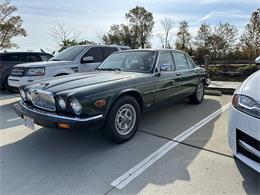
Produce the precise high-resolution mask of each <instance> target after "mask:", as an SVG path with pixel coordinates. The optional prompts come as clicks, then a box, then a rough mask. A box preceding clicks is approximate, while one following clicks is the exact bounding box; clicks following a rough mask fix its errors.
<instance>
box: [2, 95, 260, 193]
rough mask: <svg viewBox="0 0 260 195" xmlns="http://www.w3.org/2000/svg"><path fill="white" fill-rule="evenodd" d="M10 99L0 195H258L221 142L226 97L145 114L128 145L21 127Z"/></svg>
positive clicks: (5, 103)
mask: <svg viewBox="0 0 260 195" xmlns="http://www.w3.org/2000/svg"><path fill="white" fill-rule="evenodd" d="M18 100H19V97H17V95H15V94H5V93H2V94H1V96H0V116H1V124H0V129H1V130H0V166H1V177H0V179H1V181H0V184H1V187H0V193H1V194H138V193H139V194H259V193H260V189H259V188H260V187H259V186H260V185H259V184H260V178H259V175H258V174H257V173H256V172H255V171H253V170H252V169H251V168H249V167H247V166H246V165H244V164H242V163H241V162H239V161H237V160H235V159H234V158H233V156H232V154H231V152H230V150H229V148H228V143H227V117H228V106H229V102H230V100H231V96H226V95H223V96H206V97H205V100H204V102H203V103H202V104H201V105H196V106H195V105H191V104H189V103H188V101H186V100H184V101H182V102H179V103H175V104H171V105H168V106H165V107H161V108H159V109H157V110H153V111H150V112H148V113H145V114H144V116H143V119H142V123H141V126H140V128H139V131H138V133H137V135H136V136H135V137H134V138H133V139H132V140H130V141H129V142H127V143H125V144H122V145H115V144H112V143H109V142H107V141H106V140H105V139H104V138H103V136H102V133H101V132H100V131H99V130H95V129H89V130H88V129H73V130H59V129H48V128H42V127H39V126H37V129H36V130H35V131H32V130H29V129H27V128H26V127H24V125H23V120H21V119H19V118H17V116H16V114H15V113H14V112H13V110H12V104H13V103H14V102H16V101H18Z"/></svg>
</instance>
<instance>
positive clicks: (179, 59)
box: [173, 51, 189, 70]
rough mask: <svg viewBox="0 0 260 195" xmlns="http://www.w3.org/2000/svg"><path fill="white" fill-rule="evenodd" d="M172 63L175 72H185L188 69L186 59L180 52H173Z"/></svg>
mask: <svg viewBox="0 0 260 195" xmlns="http://www.w3.org/2000/svg"><path fill="white" fill-rule="evenodd" d="M173 57H174V62H175V65H176V69H177V70H185V69H188V68H189V64H188V61H187V58H186V56H185V54H184V53H182V52H176V51H175V52H173Z"/></svg>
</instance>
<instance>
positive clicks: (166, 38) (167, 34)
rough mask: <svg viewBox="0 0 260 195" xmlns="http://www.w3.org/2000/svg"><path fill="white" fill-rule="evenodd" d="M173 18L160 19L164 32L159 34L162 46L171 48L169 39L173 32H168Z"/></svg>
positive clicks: (171, 26)
mask: <svg viewBox="0 0 260 195" xmlns="http://www.w3.org/2000/svg"><path fill="white" fill-rule="evenodd" d="M173 24H174V23H173V20H172V19H171V18H164V19H162V20H161V25H162V27H163V30H164V34H163V35H162V34H161V35H159V38H160V40H161V43H162V46H163V48H171V44H170V42H171V40H172V38H173V34H170V31H171V30H172V28H173Z"/></svg>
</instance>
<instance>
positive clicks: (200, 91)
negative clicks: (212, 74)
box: [189, 81, 205, 104]
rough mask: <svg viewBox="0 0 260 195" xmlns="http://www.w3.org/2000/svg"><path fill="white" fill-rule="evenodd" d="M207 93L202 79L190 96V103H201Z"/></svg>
mask: <svg viewBox="0 0 260 195" xmlns="http://www.w3.org/2000/svg"><path fill="white" fill-rule="evenodd" d="M204 93H205V84H204V82H203V81H200V82H199V83H198V85H197V87H196V90H195V92H194V94H192V95H191V96H189V100H190V103H192V104H200V103H201V102H202V101H203V99H204Z"/></svg>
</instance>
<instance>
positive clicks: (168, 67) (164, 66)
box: [160, 64, 172, 71]
mask: <svg viewBox="0 0 260 195" xmlns="http://www.w3.org/2000/svg"><path fill="white" fill-rule="evenodd" d="M171 69H172V66H171V65H170V64H161V65H160V70H161V71H170V70H171Z"/></svg>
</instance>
